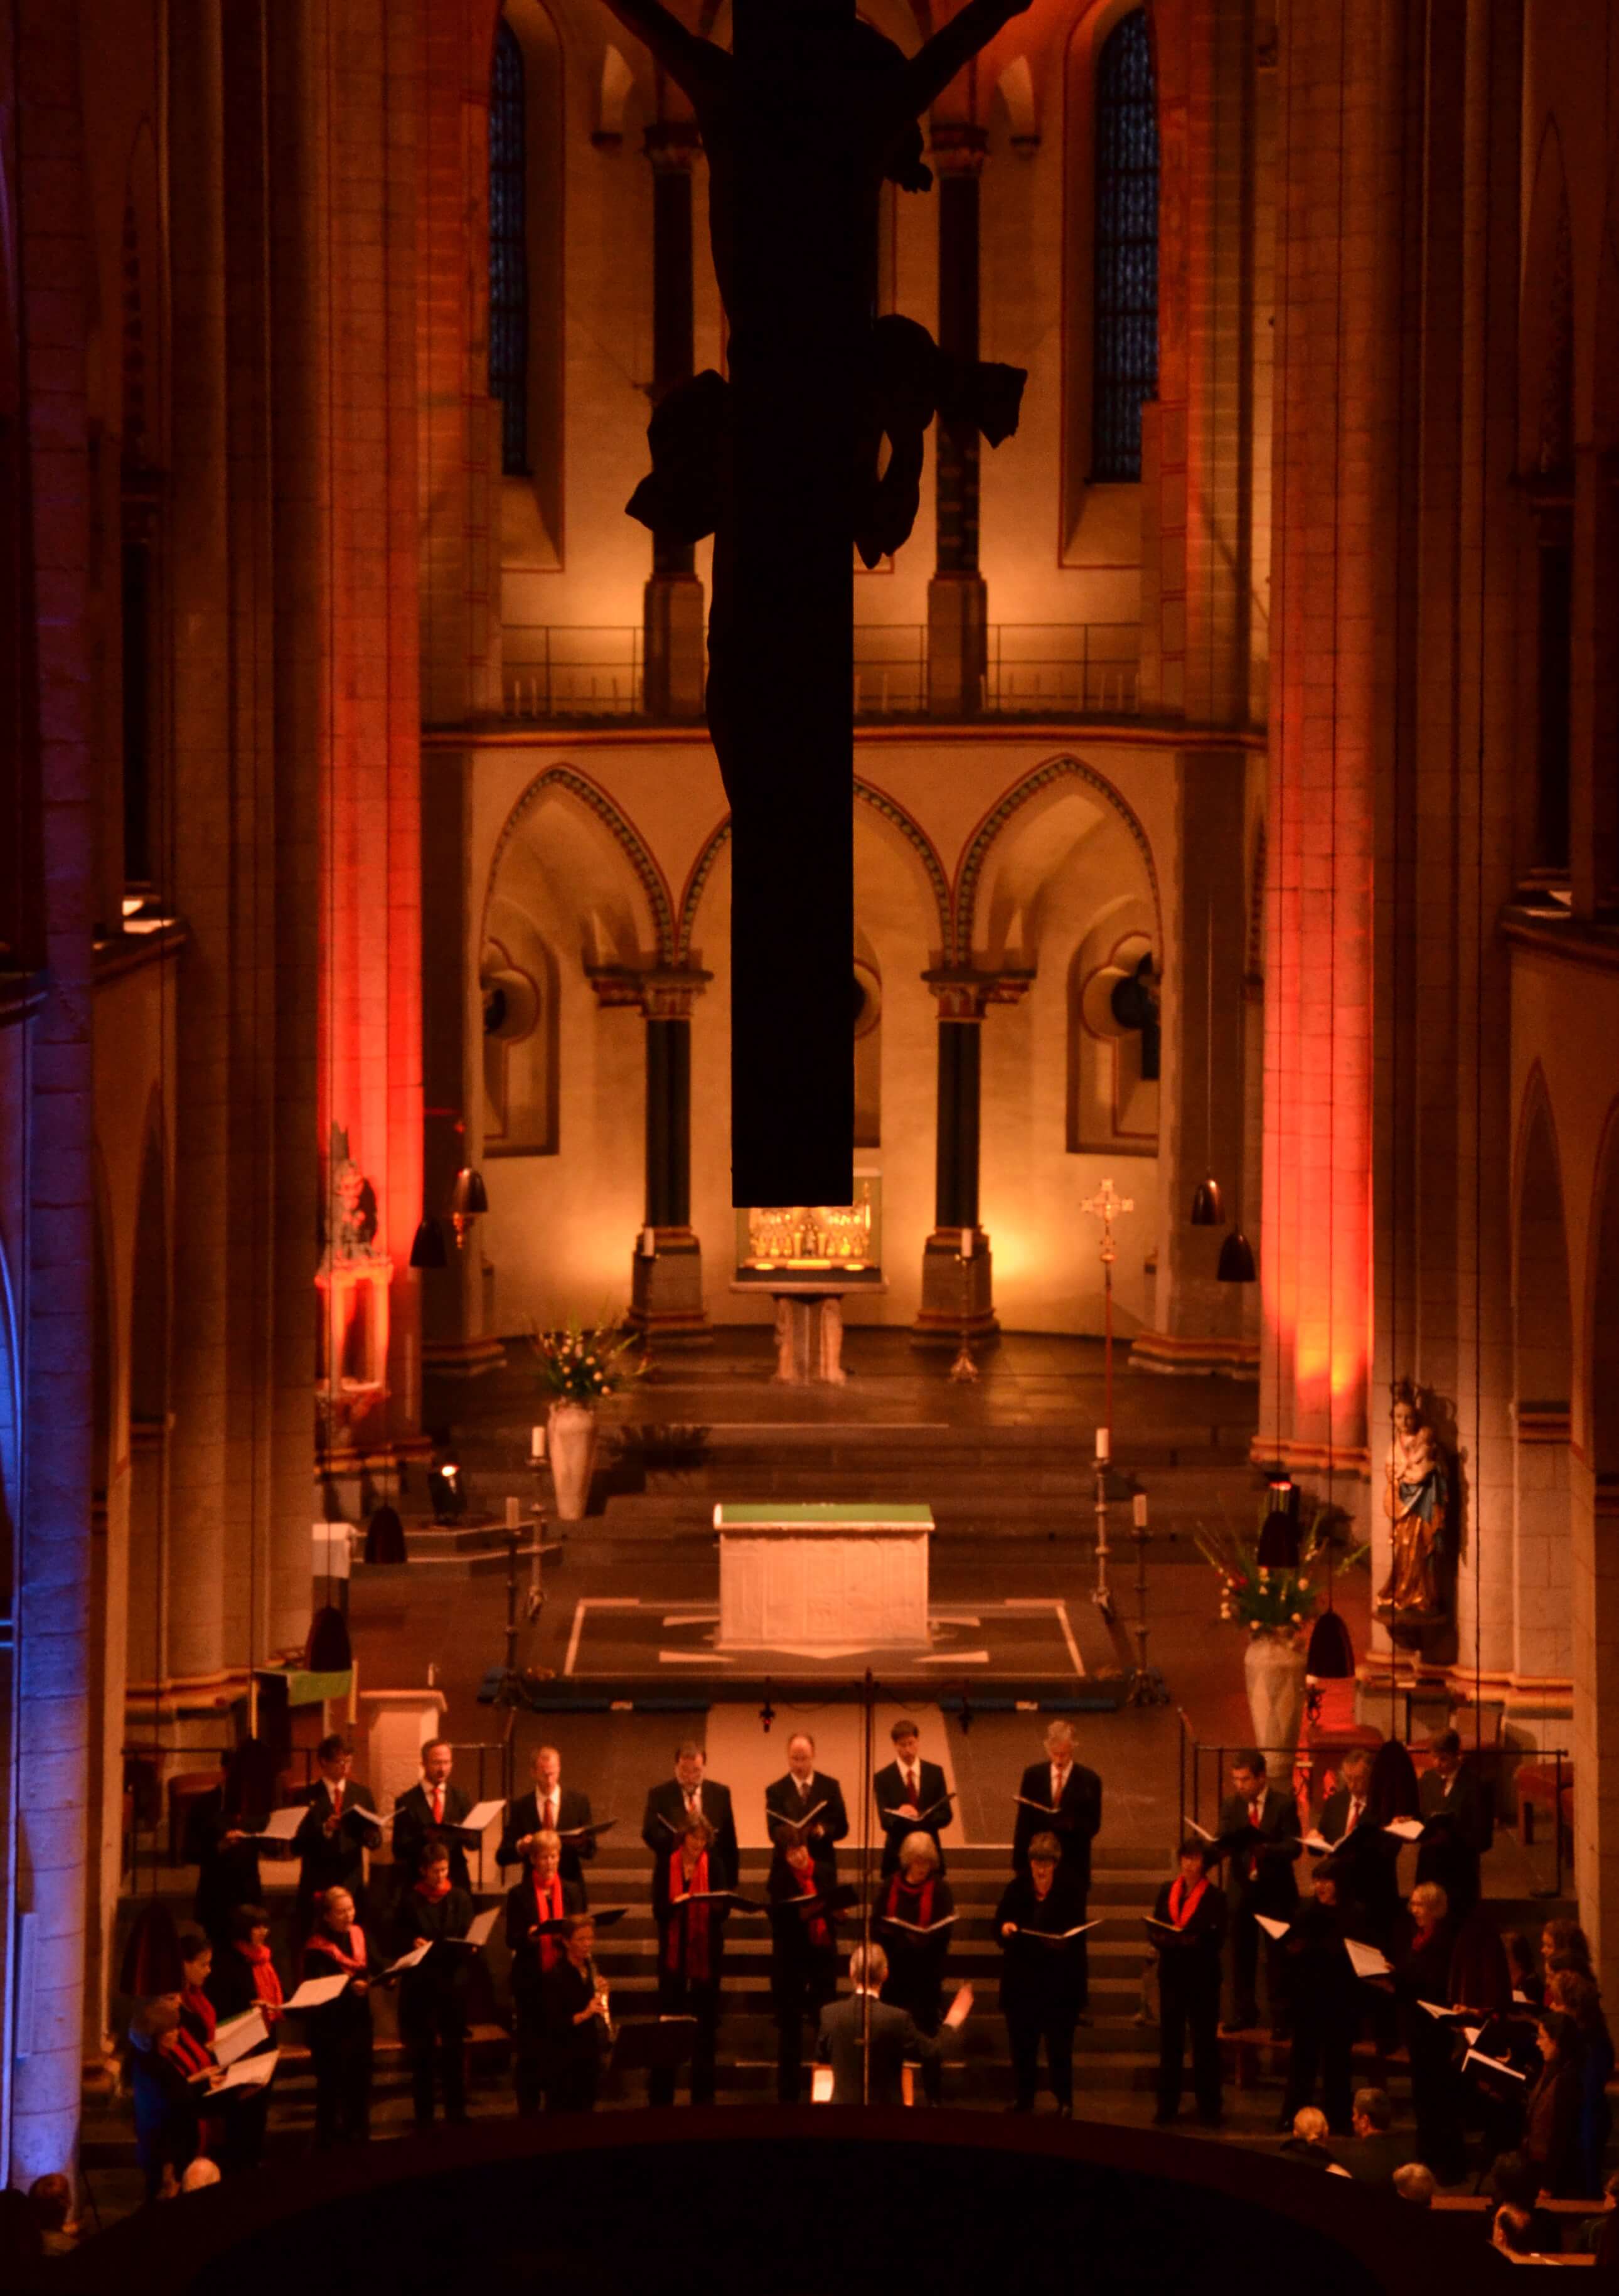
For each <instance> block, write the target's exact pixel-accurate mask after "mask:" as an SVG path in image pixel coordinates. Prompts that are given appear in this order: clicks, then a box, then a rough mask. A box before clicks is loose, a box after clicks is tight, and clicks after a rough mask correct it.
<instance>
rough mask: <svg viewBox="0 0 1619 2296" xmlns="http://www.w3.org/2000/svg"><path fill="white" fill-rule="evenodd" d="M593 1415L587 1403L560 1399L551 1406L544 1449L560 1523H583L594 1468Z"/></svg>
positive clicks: (594, 1422) (594, 1425)
mask: <svg viewBox="0 0 1619 2296" xmlns="http://www.w3.org/2000/svg"><path fill="white" fill-rule="evenodd" d="M546 1447H547V1450H548V1451H549V1453H550V1455H551V1480H552V1481H553V1482H554V1483H555V1486H556V1513H557V1518H558V1520H559V1521H562V1522H580V1521H583V1520H584V1514H585V1509H586V1506H587V1505H588V1503H589V1498H590V1476H591V1472H592V1470H593V1469H594V1467H595V1465H596V1413H595V1411H594V1410H593V1409H592V1407H591V1406H590V1405H589V1404H588V1403H571V1402H569V1401H568V1400H567V1399H566V1398H564V1399H563V1400H562V1401H561V1402H558V1403H554V1404H553V1405H552V1406H551V1412H550V1418H549V1421H548V1423H547V1439H546Z"/></svg>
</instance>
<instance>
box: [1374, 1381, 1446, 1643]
mask: <svg viewBox="0 0 1619 2296" xmlns="http://www.w3.org/2000/svg"><path fill="white" fill-rule="evenodd" d="M1392 1417H1393V1426H1392V1430H1391V1432H1390V1435H1389V1446H1388V1454H1387V1456H1386V1458H1385V1461H1384V1469H1383V1472H1384V1491H1383V1511H1384V1513H1385V1514H1386V1515H1387V1517H1388V1519H1389V1522H1390V1524H1391V1525H1392V1527H1393V1537H1392V1551H1391V1554H1390V1556H1389V1570H1388V1577H1387V1578H1386V1579H1385V1581H1384V1583H1383V1585H1382V1587H1380V1588H1379V1589H1378V1593H1377V1608H1378V1610H1379V1611H1382V1612H1385V1613H1387V1614H1389V1615H1391V1616H1393V1618H1395V1619H1396V1620H1397V1619H1399V1618H1401V1617H1402V1616H1404V1617H1409V1618H1415V1619H1425V1618H1436V1617H1438V1616H1440V1615H1441V1614H1442V1611H1443V1610H1444V1607H1445V1606H1444V1603H1443V1601H1442V1596H1441V1593H1440V1583H1439V1563H1440V1558H1441V1554H1442V1549H1443V1545H1444V1529H1445V1519H1446V1515H1447V1513H1448V1512H1449V1507H1450V1497H1451V1484H1450V1478H1449V1476H1448V1474H1447V1473H1446V1472H1445V1455H1444V1453H1443V1452H1442V1450H1441V1449H1440V1447H1439V1445H1438V1443H1437V1442H1436V1440H1435V1439H1434V1431H1433V1429H1432V1428H1431V1427H1430V1426H1429V1425H1428V1423H1427V1422H1426V1419H1425V1418H1424V1417H1423V1415H1422V1412H1421V1409H1420V1407H1419V1406H1418V1400H1417V1394H1416V1390H1414V1389H1413V1388H1412V1386H1411V1385H1410V1382H1409V1381H1407V1380H1401V1381H1399V1382H1397V1383H1396V1385H1395V1387H1394V1390H1393V1414H1392Z"/></svg>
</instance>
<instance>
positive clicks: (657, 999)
mask: <svg viewBox="0 0 1619 2296" xmlns="http://www.w3.org/2000/svg"><path fill="white" fill-rule="evenodd" d="M710 978H711V976H710V975H709V974H708V973H706V972H645V973H641V974H639V975H638V976H632V978H631V979H630V980H626V979H625V978H624V977H623V976H621V975H617V976H610V975H607V974H598V975H597V976H596V980H595V987H596V995H597V996H598V997H599V998H600V999H601V1001H602V1002H603V1003H604V1004H607V1005H615V1004H619V1005H621V1004H630V1003H633V1004H634V1005H637V1007H638V1009H639V1010H640V1012H641V1013H644V1014H645V1021H646V1218H645V1226H644V1227H643V1229H642V1232H641V1235H640V1237H639V1238H638V1240H637V1249H636V1254H635V1259H634V1260H633V1262H632V1264H631V1269H630V1305H629V1320H630V1322H631V1323H632V1324H635V1325H636V1326H637V1329H638V1330H640V1331H641V1332H644V1333H645V1335H646V1337H647V1338H648V1340H650V1341H656V1342H658V1343H660V1344H662V1345H675V1346H682V1347H704V1346H706V1345H707V1344H708V1342H709V1341H710V1339H711V1336H712V1334H711V1331H710V1329H709V1319H708V1316H707V1313H706V1311H705V1309H704V1308H703V1246H702V1243H701V1242H700V1241H699V1240H698V1238H697V1236H696V1235H695V1234H694V1232H693V1229H692V1224H691V1218H692V1006H693V1005H694V1002H695V1000H696V999H697V997H698V996H701V995H702V993H703V988H704V985H705V984H706V983H707V981H708V980H709V979H710ZM649 1243H650V1245H651V1247H652V1248H651V1250H650V1251H648V1250H647V1249H646V1247H647V1245H648V1244H649Z"/></svg>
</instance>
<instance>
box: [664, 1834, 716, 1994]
mask: <svg viewBox="0 0 1619 2296" xmlns="http://www.w3.org/2000/svg"><path fill="white" fill-rule="evenodd" d="M708 1872H709V1860H708V1851H707V1850H706V1849H705V1850H704V1851H703V1855H702V1856H701V1857H699V1858H698V1860H697V1863H696V1864H695V1865H694V1866H693V1868H692V1870H691V1872H690V1874H687V1873H686V1867H685V1866H684V1864H683V1863H682V1861H681V1857H680V1853H679V1851H678V1850H676V1852H675V1854H674V1856H673V1857H671V1858H670V1861H669V1897H670V1924H669V1928H668V1931H666V1933H665V1936H664V1941H663V1966H664V1968H665V1969H669V1970H672V1971H673V1972H674V1973H675V1974H676V1975H677V1976H678V1977H686V1978H689V1979H691V1980H692V1981H693V1982H694V1984H697V1985H706V1984H707V1983H708V1982H709V1980H710V1977H711V1974H712V1956H711V1951H710V1947H711V1939H710V1935H709V1915H710V1914H711V1910H712V1908H711V1907H708V1906H687V1907H686V1911H685V1913H684V1915H679V1914H677V1913H675V1911H674V1902H675V1899H676V1898H677V1897H678V1895H679V1894H680V1893H681V1892H682V1891H684V1893H685V1895H686V1897H688V1898H700V1897H701V1896H702V1895H703V1891H704V1890H706V1889H707V1888H708V1885H709V1878H708Z"/></svg>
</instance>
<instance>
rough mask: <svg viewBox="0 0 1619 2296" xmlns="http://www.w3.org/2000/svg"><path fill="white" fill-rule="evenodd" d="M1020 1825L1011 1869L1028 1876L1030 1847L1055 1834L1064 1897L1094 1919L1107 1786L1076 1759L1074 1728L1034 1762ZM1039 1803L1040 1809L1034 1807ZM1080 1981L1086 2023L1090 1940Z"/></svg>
mask: <svg viewBox="0 0 1619 2296" xmlns="http://www.w3.org/2000/svg"><path fill="white" fill-rule="evenodd" d="M1017 1792H1018V1800H1017V1804H1016V1808H1017V1819H1016V1823H1015V1825H1014V1827H1013V1830H1012V1867H1013V1871H1014V1872H1015V1873H1017V1874H1026V1873H1027V1872H1028V1870H1029V1845H1030V1843H1031V1841H1033V1840H1034V1838H1035V1836H1036V1834H1039V1833H1055V1834H1056V1838H1057V1841H1058V1842H1059V1843H1060V1844H1061V1846H1062V1851H1063V1859H1062V1880H1063V1888H1064V1892H1065V1893H1067V1894H1069V1895H1071V1896H1072V1898H1074V1899H1075V1901H1076V1903H1077V1904H1078V1906H1079V1909H1080V1910H1079V1912H1078V1913H1077V1914H1076V1915H1075V1916H1074V1918H1075V1920H1076V1921H1081V1922H1082V1921H1085V1920H1087V1919H1088V1918H1089V1915H1088V1912H1087V1907H1088V1906H1089V1900H1090V1845H1091V1843H1092V1841H1094V1840H1095V1838H1096V1834H1097V1828H1098V1827H1099V1826H1100V1825H1101V1823H1102V1781H1101V1779H1100V1778H1099V1777H1097V1774H1096V1772H1095V1771H1094V1770H1088V1769H1087V1768H1086V1767H1085V1765H1084V1763H1083V1762H1079V1761H1076V1760H1075V1759H1074V1752H1073V1727H1072V1724H1071V1723H1067V1722H1064V1721H1061V1720H1058V1721H1055V1722H1053V1723H1052V1725H1051V1726H1050V1728H1049V1729H1048V1731H1047V1733H1046V1759H1045V1760H1044V1761H1043V1762H1031V1763H1030V1765H1029V1767H1028V1768H1027V1769H1026V1770H1025V1771H1024V1772H1023V1781H1022V1783H1021V1784H1020V1785H1019V1787H1018V1790H1017ZM1034 1802H1038V1803H1039V1805H1040V1807H1039V1808H1038V1809H1036V1808H1031V1807H1030V1804H1031V1803H1034ZM1073 1960H1074V1969H1075V1973H1076V1975H1077V1977H1078V1980H1079V2017H1080V2021H1081V2023H1084V2022H1085V2021H1086V2011H1087V2008H1088V2006H1089V1997H1090V1995H1089V1956H1087V1954H1086V1950H1085V1939H1083V1938H1081V1939H1080V1940H1079V1943H1078V1944H1077V1946H1076V1947H1075V1948H1074V1952H1073Z"/></svg>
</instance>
